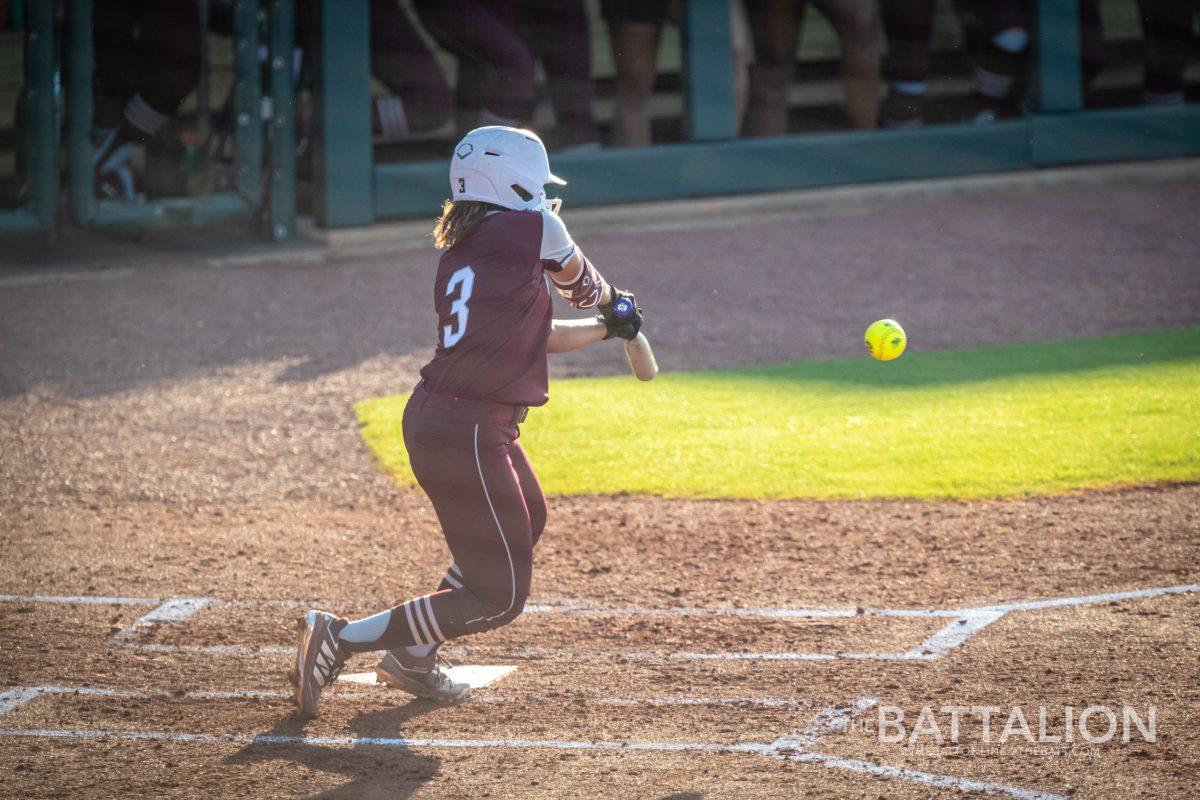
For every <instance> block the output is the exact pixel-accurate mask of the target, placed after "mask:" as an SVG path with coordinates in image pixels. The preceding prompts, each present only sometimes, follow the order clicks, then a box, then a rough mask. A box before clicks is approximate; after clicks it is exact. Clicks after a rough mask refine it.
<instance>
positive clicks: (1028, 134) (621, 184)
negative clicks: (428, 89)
mask: <svg viewBox="0 0 1200 800" xmlns="http://www.w3.org/2000/svg"><path fill="white" fill-rule="evenodd" d="M729 2H730V0H687V2H686V3H685V6H684V18H683V44H684V60H683V73H684V74H683V78H684V82H683V84H684V108H685V112H684V115H685V129H686V131H687V136H688V141H687V142H684V143H680V144H670V145H661V146H655V147H648V148H636V149H619V150H608V151H600V152H593V153H580V154H561V155H556V156H555V157H554V164H555V171H556V172H558V173H560V174H562V175H566V176H569V179H570V185H569V186H568V187H567V188H566V189H565V190H564V191H563V196H564V197H566V198H569V202H570V203H571V204H572V205H595V204H603V203H620V202H633V201H645V200H662V199H671V198H683V197H698V196H705V195H721V194H735V193H750V192H764V191H775V190H785V189H799V188H810V187H820V186H834V185H840V184H850V183H869V182H878V181H889V180H904V179H918V178H937V177H948V176H954V175H966V174H972V173H985V172H1003V171H1012V170H1023V169H1033V168H1038V167H1049V166H1060V165H1067V164H1082V163H1096V162H1105V161H1121V160H1130V159H1155V158H1175V157H1181V156H1191V155H1197V154H1200V108H1198V107H1197V106H1195V105H1184V106H1181V107H1175V108H1144V107H1138V108H1124V109H1114V110H1096V111H1086V110H1084V109H1083V86H1082V79H1081V69H1080V58H1081V53H1080V45H1079V41H1080V18H1079V7H1078V3H1077V2H1076V0H1039V1H1038V2H1037V10H1036V20H1035V22H1036V32H1035V48H1034V58H1035V61H1034V66H1033V69H1034V72H1035V75H1034V77H1035V81H1034V84H1035V86H1036V92H1035V97H1034V99H1033V102H1034V105H1033V109H1032V113H1030V114H1029V115H1028V116H1027V117H1024V118H1022V119H1018V120H1012V121H1004V122H999V123H996V124H992V125H976V124H959V125H939V126H933V127H928V128H923V129H920V130H903V131H886V130H884V131H864V132H839V133H822V134H797V135H792V136H780V137H774V138H767V139H738V138H736V134H737V131H736V127H735V119H734V87H733V78H732V72H733V70H732V59H733V54H732V40H731V36H730V30H729V27H730V9H729ZM320 23H321V28H322V34H321V46H322V50H323V53H322V55H323V57H322V63H323V64H324V66H323V67H322V68H321V69H320V72H319V75H318V84H319V87H320V88H319V92H320V94H321V95H322V96H323V97H324V100H323V101H322V103H321V105H320V115H321V118H322V119H321V122H322V123H323V128H324V137H323V145H322V150H321V153H320V163H321V165H322V166H320V167H319V169H318V170H317V172H316V175H315V179H316V183H315V186H314V191H315V200H316V202H315V204H314V208H315V210H316V218H317V222H318V224H320V225H322V226H325V227H330V228H336V227H347V226H359V225H370V224H371V223H373V222H374V221H375V220H376V219H378V218H382V217H393V216H409V215H416V214H424V215H428V214H430V213H432V212H433V211H434V210H435V209H436V208H437V205H438V203H439V201H440V200H441V199H442V198H443V197H445V195H446V188H445V183H446V177H445V172H446V169H445V164H444V163H442V162H441V161H436V162H417V163H373V160H372V155H371V130H370V119H369V113H368V109H369V103H370V93H371V83H370V76H369V71H368V66H369V65H368V62H369V54H368V46H367V43H368V33H369V32H368V9H367V2H366V0H320ZM333 87H336V89H337V91H332V89H333Z"/></svg>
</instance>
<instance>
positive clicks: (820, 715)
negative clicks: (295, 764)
mask: <svg viewBox="0 0 1200 800" xmlns="http://www.w3.org/2000/svg"><path fill="white" fill-rule="evenodd" d="M70 693H80V691H79V690H72V689H68V688H66V687H60V686H40V687H15V688H13V689H9V690H7V691H5V692H0V717H2V716H4V714H6V713H9V712H11V711H13V710H15V709H16V708H19V707H20V706H21V705H24V704H25V703H28V702H29V701H31V700H33V699H35V698H37V697H40V696H42V695H44V694H70ZM82 693H85V694H100V695H110V696H111V695H115V696H128V693H126V694H125V695H122V693H120V692H119V691H118V690H105V689H91V690H84V691H83V692H82ZM877 703H878V700H877V699H876V698H874V697H863V698H859V699H858V700H856V701H854V702H853V703H849V704H847V705H841V706H829V707H827V708H824V709H822V710H820V711H818V712H817V713H816V714H814V715H813V716H812V717H811V718H810V719H809V720H808V722H807V723H806V724H805V726H804V728H802V729H801V730H799V731H796V732H794V733H791V734H788V735H785V736H780V737H779V738H777V739H775V740H774V741H772V742H769V743H767V742H740V743H733V744H721V743H713V742H640V741H632V742H612V741H586V740H554V739H451V738H416V737H414V738H401V737H351V736H288V735H277V734H257V735H250V734H240V733H190V732H173V731H138V730H97V729H86V728H85V729H55V728H0V737H10V738H34V739H58V740H79V739H85V740H87V739H91V740H97V739H101V740H123V741H158V742H173V743H178V744H234V745H243V746H286V745H301V746H305V747H328V748H354V747H379V748H393V749H409V748H420V747H428V748H453V749H511V750H573V751H599V752H618V753H639V752H643V753H716V754H728V755H751V756H759V757H767V758H776V759H781V760H786V761H795V762H799V763H804V764H813V765H816V766H821V767H825V768H827V769H835V770H845V771H849V772H857V773H860V774H865V775H872V776H879V777H883V778H891V779H894V780H901V781H908V782H912V783H919V784H923V785H926V786H934V787H938V788H946V789H957V790H959V791H962V792H971V793H983V794H999V795H1006V796H1008V797H1014V798H1019V800H1066V798H1065V797H1063V796H1062V795H1058V794H1053V793H1049V792H1041V791H1037V790H1031V789H1022V788H1020V787H1016V786H1009V785H1006V784H1002V783H992V782H989V781H981V780H976V779H973V778H962V777H958V776H955V775H939V774H936V773H932V772H925V771H923V770H913V769H907V768H904V767H895V766H888V765H886V764H876V763H875V762H873V761H866V760H863V759H853V758H842V757H840V756H834V755H829V754H826V753H819V752H815V751H814V748H815V747H817V745H819V744H820V742H821V739H822V738H823V737H825V736H827V735H829V734H834V733H841V732H843V731H845V730H846V728H847V727H848V726H849V724H850V722H851V720H852V719H853V718H854V717H856V716H858V715H859V714H861V713H863V712H864V711H867V710H868V709H871V708H873V707H874V706H875V705H876V704H877Z"/></svg>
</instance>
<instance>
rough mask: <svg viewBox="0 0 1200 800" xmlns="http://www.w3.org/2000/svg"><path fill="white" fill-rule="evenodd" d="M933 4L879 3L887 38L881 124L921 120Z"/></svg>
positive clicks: (912, 0) (913, 0)
mask: <svg viewBox="0 0 1200 800" xmlns="http://www.w3.org/2000/svg"><path fill="white" fill-rule="evenodd" d="M933 6H934V0H883V2H882V4H881V8H882V11H883V26H884V30H885V31H886V32H887V41H888V58H887V65H886V69H885V72H886V75H887V80H888V95H887V99H886V100H884V102H883V110H882V114H881V116H882V120H881V122H882V125H883V127H885V128H915V127H920V126H921V125H922V124H923V123H924V119H925V114H924V108H923V106H924V98H925V93H926V91H927V90H928V88H929V49H930V43H931V41H932V39H933Z"/></svg>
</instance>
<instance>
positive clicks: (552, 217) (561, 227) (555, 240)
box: [541, 208, 575, 264]
mask: <svg viewBox="0 0 1200 800" xmlns="http://www.w3.org/2000/svg"><path fill="white" fill-rule="evenodd" d="M541 213H542V254H541V258H542V260H543V261H554V262H556V263H558V264H562V263H563V262H564V261H566V260H567V259H568V258H570V257H571V256H573V255H574V254H575V242H574V240H572V239H571V234H569V233H567V226H566V224H564V223H563V221H562V217H560V216H559V215H558V214H555V213H554V212H553V211H551V210H550V209H548V208H543V209H542V210H541Z"/></svg>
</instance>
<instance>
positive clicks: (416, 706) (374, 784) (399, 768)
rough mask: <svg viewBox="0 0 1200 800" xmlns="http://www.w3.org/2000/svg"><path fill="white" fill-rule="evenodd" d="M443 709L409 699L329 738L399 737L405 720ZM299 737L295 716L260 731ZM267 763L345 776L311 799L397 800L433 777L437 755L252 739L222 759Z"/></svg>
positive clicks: (367, 714)
mask: <svg viewBox="0 0 1200 800" xmlns="http://www.w3.org/2000/svg"><path fill="white" fill-rule="evenodd" d="M444 708H446V706H445V705H441V704H438V703H434V702H430V701H425V700H412V701H410V702H409V703H407V704H405V705H403V706H399V707H392V708H384V709H380V710H377V711H368V712H364V713H361V714H358V715H356V716H355V717H354V718H353V719H351V720H350V724H349V731H348V732H347V733H335V734H331V736H336V737H342V736H348V737H349V738H355V739H397V738H403V737H404V726H405V724H406V723H408V722H410V721H411V720H413V719H416V718H417V717H419V716H421V715H423V714H427V713H429V712H432V711H437V710H439V709H444ZM304 735H306V731H305V726H304V722H303V721H301V720H300V719H298V718H297V717H295V716H287V717H284V718H283V719H281V720H280V721H279V722H278V723H277V724H276V725H275V726H274V727H273V728H271V730H269V731H267V732H266V733H264V734H263V736H304ZM310 735H313V734H310ZM314 736H315V735H314ZM270 761H290V762H292V763H294V764H298V765H301V766H304V767H306V768H307V769H310V770H315V771H318V772H325V773H329V774H330V775H340V776H342V777H343V778H344V779H345V780H344V781H343V782H342V783H341V784H340V785H338V786H334V787H332V788H329V789H326V790H324V791H321V792H318V793H316V794H312V795H308V796H309V797H311V798H313V800H317V798H320V800H363V799H364V798H365V799H366V800H370V799H371V798H388V800H400V799H402V798H405V797H410V796H412V795H413V793H415V792H416V791H417V790H418V789H420V788H421V786H423V785H424V784H425V783H427V782H428V781H429V780H431V779H432V778H434V777H435V776H436V775H437V774H438V773H439V772H440V771H441V764H442V761H441V759H440V758H437V757H435V756H430V755H427V754H425V753H417V752H414V751H412V750H410V749H408V748H407V747H400V746H390V745H380V744H366V743H364V744H356V745H353V746H351V747H340V746H336V745H333V744H320V743H315V742H314V743H301V744H271V743H269V742H254V743H252V744H248V745H246V746H245V747H243V748H242V749H241V750H239V751H238V752H237V753H234V754H233V755H232V756H230V757H228V758H227V759H225V761H224V763H225V764H241V765H244V764H257V763H261V762H270Z"/></svg>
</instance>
